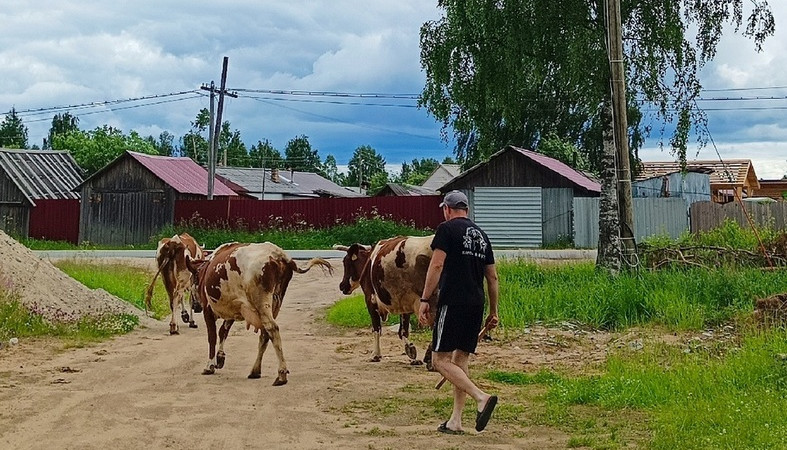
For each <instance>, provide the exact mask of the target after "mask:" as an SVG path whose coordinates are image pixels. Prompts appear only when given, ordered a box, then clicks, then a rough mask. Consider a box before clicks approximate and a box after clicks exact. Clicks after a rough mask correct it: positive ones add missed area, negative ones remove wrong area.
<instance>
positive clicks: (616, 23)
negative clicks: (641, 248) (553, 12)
mask: <svg viewBox="0 0 787 450" xmlns="http://www.w3.org/2000/svg"><path fill="white" fill-rule="evenodd" d="M607 51H608V53H609V66H610V78H611V88H612V122H613V125H612V128H613V130H614V137H615V149H616V153H617V158H616V165H617V180H618V208H619V211H620V239H621V243H622V244H623V251H624V253H625V255H626V256H631V255H633V254H634V206H633V201H632V198H631V196H632V194H631V163H630V162H629V145H628V119H627V118H626V72H625V68H624V66H623V33H622V26H621V19H620V0H607Z"/></svg>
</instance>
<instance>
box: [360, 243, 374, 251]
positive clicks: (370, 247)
mask: <svg viewBox="0 0 787 450" xmlns="http://www.w3.org/2000/svg"><path fill="white" fill-rule="evenodd" d="M358 245H360V246H361V247H363V248H364V249H365V250H366V251H367V252H370V251H372V246H371V245H362V244H358Z"/></svg>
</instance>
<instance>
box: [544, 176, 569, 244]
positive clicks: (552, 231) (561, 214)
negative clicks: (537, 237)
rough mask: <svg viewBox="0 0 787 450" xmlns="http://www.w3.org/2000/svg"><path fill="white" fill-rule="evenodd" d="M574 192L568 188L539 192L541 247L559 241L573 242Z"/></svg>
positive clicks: (548, 189)
mask: <svg viewBox="0 0 787 450" xmlns="http://www.w3.org/2000/svg"><path fill="white" fill-rule="evenodd" d="M573 203H574V190H573V189H569V188H545V189H542V190H541V222H542V227H543V230H542V240H543V245H549V244H552V243H555V242H558V241H560V240H561V239H563V240H566V239H569V240H573V237H574V216H573V206H574V205H573Z"/></svg>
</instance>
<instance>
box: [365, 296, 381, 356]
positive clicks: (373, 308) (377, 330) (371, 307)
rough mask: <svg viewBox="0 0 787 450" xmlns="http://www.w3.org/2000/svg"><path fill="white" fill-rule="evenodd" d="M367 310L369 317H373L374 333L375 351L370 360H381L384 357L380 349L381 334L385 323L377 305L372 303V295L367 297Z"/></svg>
mask: <svg viewBox="0 0 787 450" xmlns="http://www.w3.org/2000/svg"><path fill="white" fill-rule="evenodd" d="M366 310H367V311H369V317H370V318H371V319H372V335H374V353H373V354H372V359H371V360H370V361H371V362H380V361H381V360H382V359H383V352H382V351H381V350H380V334H381V333H382V331H383V325H382V319H381V318H380V312H379V311H378V310H377V305H375V304H374V303H372V300H371V298H370V296H367V297H366Z"/></svg>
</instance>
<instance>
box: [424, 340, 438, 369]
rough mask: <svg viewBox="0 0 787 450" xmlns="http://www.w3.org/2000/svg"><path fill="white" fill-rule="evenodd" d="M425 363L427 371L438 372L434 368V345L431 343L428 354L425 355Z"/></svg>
mask: <svg viewBox="0 0 787 450" xmlns="http://www.w3.org/2000/svg"><path fill="white" fill-rule="evenodd" d="M424 363H425V364H426V370H428V371H429V372H436V371H437V370H436V369H435V368H434V365H433V364H432V343H431V342H430V343H429V346H428V347H426V353H425V354H424Z"/></svg>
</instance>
